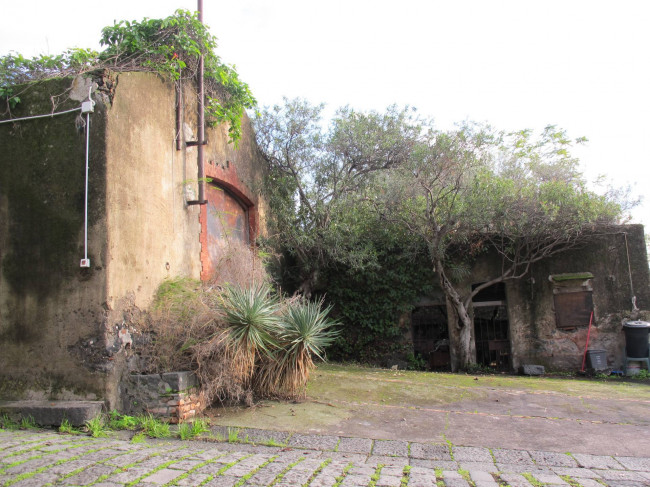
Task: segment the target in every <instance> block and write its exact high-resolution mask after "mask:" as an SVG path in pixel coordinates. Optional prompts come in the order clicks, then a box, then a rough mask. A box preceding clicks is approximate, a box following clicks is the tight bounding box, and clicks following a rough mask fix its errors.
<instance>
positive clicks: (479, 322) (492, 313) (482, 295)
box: [472, 282, 510, 370]
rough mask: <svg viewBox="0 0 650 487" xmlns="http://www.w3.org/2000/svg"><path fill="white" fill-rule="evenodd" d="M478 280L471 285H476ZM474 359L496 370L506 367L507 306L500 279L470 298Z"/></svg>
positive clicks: (507, 352) (504, 289) (507, 339)
mask: <svg viewBox="0 0 650 487" xmlns="http://www.w3.org/2000/svg"><path fill="white" fill-rule="evenodd" d="M476 286H479V284H475V285H473V286H472V287H473V288H476ZM472 308H473V312H474V340H475V343H476V363H477V364H479V365H483V366H486V367H492V368H494V369H497V370H508V369H510V337H509V333H508V328H509V322H508V307H507V301H506V287H505V284H504V283H502V282H501V283H498V284H494V285H492V286H490V287H488V288H485V289H483V290H481V291H480V292H479V293H478V294H477V295H476V296H474V299H473V300H472Z"/></svg>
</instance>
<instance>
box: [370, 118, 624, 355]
mask: <svg viewBox="0 0 650 487" xmlns="http://www.w3.org/2000/svg"><path fill="white" fill-rule="evenodd" d="M576 142H581V140H580V139H579V140H577V141H573V140H571V139H569V138H568V137H567V136H566V134H565V133H564V132H563V131H561V130H557V129H556V128H555V127H547V128H546V130H545V131H544V132H543V133H542V134H541V136H539V137H534V136H533V134H532V133H531V132H530V131H521V132H517V133H511V134H503V133H498V132H494V131H493V130H491V129H490V128H489V127H480V126H476V125H467V124H466V125H464V126H462V127H460V128H458V129H456V130H452V131H436V130H433V129H431V130H429V132H428V133H427V134H426V135H425V136H423V137H422V139H421V140H420V141H419V143H418V145H417V147H416V148H415V149H414V150H413V151H412V155H411V157H410V158H409V160H408V162H407V163H406V164H402V165H400V166H399V167H396V168H394V169H393V170H392V171H391V173H390V176H388V177H387V178H386V181H387V184H386V191H385V192H384V194H383V195H382V196H381V197H377V198H376V203H375V204H376V207H377V208H378V209H380V211H381V212H382V213H383V215H384V217H385V218H387V219H391V220H392V221H398V222H399V223H400V224H401V225H403V226H404V227H405V228H407V229H408V231H409V232H411V234H412V235H414V236H417V238H420V239H422V241H423V242H425V243H426V246H427V249H428V253H429V259H430V262H431V265H432V267H433V270H434V271H435V273H436V275H437V278H438V281H439V285H440V288H441V289H442V291H443V292H444V294H445V296H446V297H447V299H448V301H449V303H450V304H451V305H452V307H453V309H454V311H455V314H456V318H457V320H450V322H452V323H456V322H457V326H458V327H459V336H460V342H461V343H460V357H459V359H460V365H461V367H466V366H467V365H470V364H472V363H475V361H476V358H475V354H474V353H473V347H472V343H471V329H472V320H471V317H470V310H469V308H470V305H471V302H472V298H473V297H474V296H475V295H476V294H477V293H479V292H480V291H481V290H482V289H485V288H486V287H488V286H491V285H493V284H496V283H499V282H504V281H507V280H512V279H520V278H522V277H523V276H525V275H526V274H527V273H528V271H529V269H530V266H531V264H533V263H534V262H537V261H539V260H542V259H545V258H547V257H550V256H552V255H554V254H557V253H559V252H564V251H566V250H568V249H571V248H574V247H576V246H577V245H579V244H581V243H582V242H584V241H585V239H586V238H587V237H588V236H591V235H594V234H596V233H598V232H600V231H602V229H603V228H605V227H606V226H607V225H610V224H613V223H616V222H618V221H619V219H620V217H621V210H622V208H621V206H620V205H619V204H618V203H617V202H616V201H613V200H612V199H611V198H608V197H607V196H601V195H597V194H595V193H594V192H592V191H589V190H588V189H587V188H586V185H585V182H584V179H583V178H582V176H581V174H580V172H579V170H578V161H577V159H575V158H573V157H572V156H571V154H570V148H571V147H572V145H573V144H574V143H576ZM486 249H492V250H494V251H496V252H497V253H498V255H499V256H500V258H501V264H502V265H501V272H500V274H499V275H497V276H494V278H493V279H491V280H489V281H488V282H485V283H483V284H481V285H479V286H477V287H475V288H474V289H472V290H471V291H470V290H465V289H459V288H458V285H457V284H456V282H458V277H459V276H458V275H459V274H463V273H467V272H468V271H467V269H468V264H469V263H471V260H472V259H473V258H474V257H475V256H476V255H477V254H478V253H480V252H482V251H485V250H486ZM452 326H456V325H452Z"/></svg>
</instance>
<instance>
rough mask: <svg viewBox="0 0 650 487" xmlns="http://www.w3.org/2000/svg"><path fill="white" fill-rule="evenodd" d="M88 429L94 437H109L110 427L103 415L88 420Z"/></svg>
mask: <svg viewBox="0 0 650 487" xmlns="http://www.w3.org/2000/svg"><path fill="white" fill-rule="evenodd" d="M86 430H87V431H88V433H90V436H92V437H93V438H107V437H108V435H109V433H110V429H108V427H107V426H106V421H105V420H104V417H103V416H101V415H99V416H95V417H94V418H92V419H89V420H88V421H86Z"/></svg>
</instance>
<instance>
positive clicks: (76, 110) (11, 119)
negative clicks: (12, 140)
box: [0, 107, 81, 123]
mask: <svg viewBox="0 0 650 487" xmlns="http://www.w3.org/2000/svg"><path fill="white" fill-rule="evenodd" d="M79 110H81V107H79V108H72V109H71V110H65V111H63V112H54V113H48V114H47V115H32V116H31V117H22V118H10V119H9V120H0V123H9V122H20V121H22V120H33V119H35V118H47V117H53V116H54V115H63V114H64V113H71V112H78V111H79Z"/></svg>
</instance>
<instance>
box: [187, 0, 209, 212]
mask: <svg viewBox="0 0 650 487" xmlns="http://www.w3.org/2000/svg"><path fill="white" fill-rule="evenodd" d="M197 4H198V5H197V11H198V16H199V22H201V23H203V0H197ZM203 58H204V56H203V55H201V56H200V57H199V69H198V73H197V75H196V78H197V80H196V88H197V90H196V91H197V92H198V93H197V109H198V117H197V125H198V130H197V132H198V137H197V139H198V140H197V142H196V145H197V153H196V159H197V165H198V179H199V197H198V200H196V201H188V202H187V204H188V205H205V204H207V200H206V199H205V169H204V167H203V159H204V156H203V152H204V151H203V145H204V144H205V105H204V103H205V89H204V83H203V72H204V64H203Z"/></svg>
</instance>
